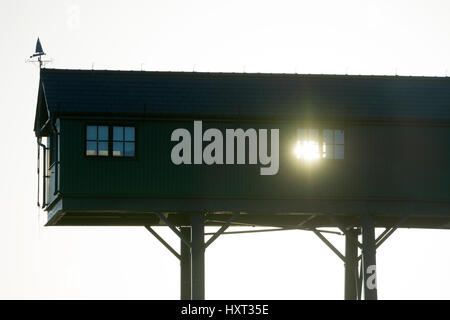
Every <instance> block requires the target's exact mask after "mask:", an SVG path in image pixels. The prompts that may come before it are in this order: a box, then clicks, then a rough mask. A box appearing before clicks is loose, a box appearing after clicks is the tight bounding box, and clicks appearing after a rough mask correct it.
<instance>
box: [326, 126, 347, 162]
mask: <svg viewBox="0 0 450 320" xmlns="http://www.w3.org/2000/svg"><path fill="white" fill-rule="evenodd" d="M322 156H323V157H324V158H327V159H344V130H330V129H326V130H323V143H322Z"/></svg>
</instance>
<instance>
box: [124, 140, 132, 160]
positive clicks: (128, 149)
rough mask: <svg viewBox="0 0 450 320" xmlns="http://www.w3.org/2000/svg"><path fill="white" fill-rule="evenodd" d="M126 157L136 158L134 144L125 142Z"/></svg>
mask: <svg viewBox="0 0 450 320" xmlns="http://www.w3.org/2000/svg"><path fill="white" fill-rule="evenodd" d="M125 156H126V157H134V142H125Z"/></svg>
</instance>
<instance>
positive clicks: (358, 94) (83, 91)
mask: <svg viewBox="0 0 450 320" xmlns="http://www.w3.org/2000/svg"><path fill="white" fill-rule="evenodd" d="M194 120H202V121H203V130H206V129H208V128H218V129H219V130H221V131H222V132H225V131H226V129H229V128H232V129H234V128H243V129H244V130H246V129H249V128H255V129H279V170H278V172H277V174H273V175H261V174H260V166H259V165H256V166H255V165H254V164H248V162H249V160H248V157H249V154H247V162H246V164H243V165H226V164H224V165H219V164H213V165H206V164H197V165H195V164H191V165H186V164H181V165H176V164H174V163H173V161H171V151H172V148H173V147H174V145H176V144H177V142H174V141H171V135H172V133H173V131H174V130H175V129H177V128H186V129H187V130H189V131H190V132H191V133H192V134H194V129H193V128H194V127H193V122H194ZM449 126H450V79H448V78H438V77H399V76H395V77H394V76H343V75H292V74H248V73H246V74H238V73H197V72H142V71H141V72H134V71H133V72H131V71H97V70H89V71H85V70H56V69H42V70H41V79H40V84H39V95H38V103H37V109H36V121H35V127H34V131H35V133H36V136H37V137H38V138H39V141H40V138H41V137H48V143H47V144H46V145H43V144H42V143H41V147H43V148H44V149H45V153H44V155H45V161H44V162H45V166H44V171H45V174H44V186H45V188H44V194H43V206H44V208H45V209H46V210H47V211H48V223H47V225H50V226H53V225H66V226H67V225H70V226H83V225H108V226H129V225H140V226H146V227H147V229H149V231H150V232H152V234H154V235H155V236H156V237H159V236H158V234H157V233H155V231H154V230H153V229H152V226H156V225H168V226H169V227H170V228H172V230H173V231H174V232H176V233H177V234H178V235H179V236H180V239H181V241H182V250H181V254H178V253H177V252H176V251H175V250H173V249H172V248H171V247H170V246H169V245H168V244H167V243H165V242H164V240H162V239H161V238H159V239H160V240H161V241H162V242H163V244H164V245H166V246H167V247H168V248H169V249H170V250H171V252H172V253H174V254H175V255H176V256H177V257H178V258H179V259H180V260H181V263H182V298H191V297H192V298H194V299H202V298H203V297H204V274H203V268H204V250H205V248H206V247H207V246H208V245H210V244H211V243H212V241H214V239H216V238H217V236H219V235H220V234H222V233H224V232H225V230H226V228H227V227H228V226H230V225H232V226H233V225H239V226H245V225H251V226H267V227H278V228H280V229H283V230H285V229H304V230H309V231H312V232H315V233H316V234H317V235H318V236H319V237H320V238H321V239H322V240H323V241H324V242H325V243H326V244H327V245H328V246H330V248H331V249H332V250H333V251H334V252H335V253H336V254H338V256H339V257H340V258H341V259H342V260H343V261H344V262H345V263H346V273H345V277H346V289H345V297H346V298H348V299H356V298H361V296H362V294H361V286H362V283H363V279H365V281H364V283H365V284H366V285H365V286H364V288H365V289H364V290H365V298H366V299H375V298H376V286H375V265H376V262H375V251H376V248H377V247H378V246H379V245H381V243H383V242H384V241H385V240H386V239H387V237H388V236H389V235H390V234H392V232H394V231H395V230H396V229H397V228H398V227H405V228H442V229H447V228H449V227H450V184H449V181H450V148H449V145H450V127H449ZM247 138H248V137H247ZM249 139H250V138H248V140H249ZM208 143H209V142H205V141H203V143H202V144H203V147H204V146H206V145H207V144H208ZM302 143H303V144H302ZM296 144H299V145H300V149H298V150H296V151H297V154H294V151H293V150H294V149H295V148H296ZM269 145H270V144H269ZM194 148H195V147H194ZM302 148H303V149H302ZM194 151H195V150H193V151H192V152H193V153H194ZM272 151H273V150H272ZM223 152H224V154H225V152H226V150H224V151H223ZM302 153H304V154H302ZM298 158H300V159H298ZM310 160H312V161H310ZM205 225H215V226H222V228H221V229H220V230H219V231H218V233H216V234H215V235H213V237H212V238H211V240H209V241H207V242H206V243H205V241H204V226H205ZM321 227H337V228H339V229H340V232H341V233H342V234H345V236H346V240H347V245H346V253H345V255H344V254H342V253H340V252H339V251H338V250H337V249H336V248H334V246H333V245H332V244H331V243H329V241H328V240H327V239H326V238H325V237H324V232H322V231H321V230H320V229H318V228H321ZM374 227H383V228H386V230H385V231H384V232H383V233H382V234H381V235H380V236H379V237H378V238H375V229H374ZM191 228H192V230H191ZM191 231H192V232H191ZM360 234H361V235H362V243H359V242H358V236H359V235H360ZM359 248H361V251H362V254H361V255H360V256H358V249H359ZM361 256H362V257H363V259H362V260H363V261H364V262H361ZM189 261H191V263H189ZM359 262H361V265H360V267H358V263H359ZM191 267H192V280H191V279H190V278H189V274H190V272H191V271H189V270H190V268H191ZM358 268H360V269H361V270H360V271H359V272H358ZM191 284H192V296H191V295H189V292H190V291H191V290H190V286H191Z"/></svg>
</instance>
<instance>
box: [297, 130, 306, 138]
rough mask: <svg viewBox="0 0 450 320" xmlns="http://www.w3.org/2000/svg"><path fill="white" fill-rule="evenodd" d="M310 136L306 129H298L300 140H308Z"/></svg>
mask: <svg viewBox="0 0 450 320" xmlns="http://www.w3.org/2000/svg"><path fill="white" fill-rule="evenodd" d="M307 138H308V137H307V135H306V130H305V129H298V140H300V141H303V140H306V139H307Z"/></svg>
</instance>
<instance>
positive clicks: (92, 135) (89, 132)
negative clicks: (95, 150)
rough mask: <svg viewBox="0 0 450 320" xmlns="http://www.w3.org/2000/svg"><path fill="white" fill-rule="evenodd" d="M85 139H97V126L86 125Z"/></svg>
mask: <svg viewBox="0 0 450 320" xmlns="http://www.w3.org/2000/svg"><path fill="white" fill-rule="evenodd" d="M86 140H97V126H86Z"/></svg>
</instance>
